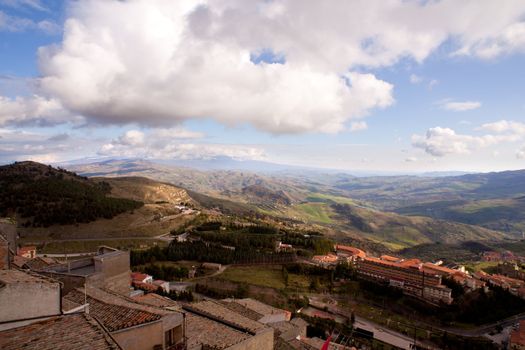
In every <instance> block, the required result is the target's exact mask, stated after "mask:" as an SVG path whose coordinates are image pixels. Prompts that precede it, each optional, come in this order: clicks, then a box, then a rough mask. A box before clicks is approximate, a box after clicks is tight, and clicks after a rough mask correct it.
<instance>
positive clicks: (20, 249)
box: [18, 245, 36, 253]
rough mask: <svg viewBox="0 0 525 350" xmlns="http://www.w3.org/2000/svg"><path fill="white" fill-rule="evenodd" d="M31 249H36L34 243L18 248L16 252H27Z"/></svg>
mask: <svg viewBox="0 0 525 350" xmlns="http://www.w3.org/2000/svg"><path fill="white" fill-rule="evenodd" d="M31 250H36V247H35V246H34V245H29V246H25V247H20V248H18V252H19V253H26V252H29V251H31Z"/></svg>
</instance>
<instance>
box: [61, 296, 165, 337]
mask: <svg viewBox="0 0 525 350" xmlns="http://www.w3.org/2000/svg"><path fill="white" fill-rule="evenodd" d="M64 298H65V299H66V300H69V301H71V302H74V303H77V304H81V305H82V304H84V294H83V293H81V292H79V291H78V290H73V291H71V292H69V293H68V294H67V295H66V296H65V297H64ZM87 302H88V303H89V312H90V315H92V316H93V317H95V318H96V319H97V320H99V321H100V322H101V323H102V324H103V325H104V327H106V328H107V329H108V330H109V331H110V332H113V331H118V330H119V329H125V328H129V327H133V326H137V325H140V324H144V323H149V322H153V321H156V320H159V319H160V318H161V316H160V315H156V314H153V313H150V312H147V311H143V310H139V309H132V308H129V307H125V306H121V305H114V304H108V303H105V302H102V301H100V300H97V299H95V298H92V297H90V296H87Z"/></svg>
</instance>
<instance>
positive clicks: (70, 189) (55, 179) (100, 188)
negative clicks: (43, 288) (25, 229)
mask: <svg viewBox="0 0 525 350" xmlns="http://www.w3.org/2000/svg"><path fill="white" fill-rule="evenodd" d="M110 192H111V186H110V185H109V184H108V183H107V182H103V181H102V182H94V181H91V180H88V179H87V178H84V177H80V176H77V175H76V174H75V173H72V172H68V171H66V170H62V169H55V168H52V167H50V166H45V165H43V164H39V163H34V162H19V163H14V164H11V165H6V166H2V167H0V216H8V215H12V216H17V217H18V218H19V219H20V220H19V221H20V222H21V223H22V225H23V226H33V227H48V226H51V225H54V224H59V225H67V224H76V223H87V222H91V221H94V220H97V219H98V218H107V219H110V218H112V217H114V216H116V215H118V214H121V213H123V212H126V211H130V210H133V209H137V208H140V207H141V206H142V205H143V203H142V202H140V201H134V200H130V199H124V198H113V197H109V196H108V194H109V193H110Z"/></svg>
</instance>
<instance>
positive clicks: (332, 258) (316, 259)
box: [312, 253, 338, 267]
mask: <svg viewBox="0 0 525 350" xmlns="http://www.w3.org/2000/svg"><path fill="white" fill-rule="evenodd" d="M337 260H338V258H337V255H335V254H332V253H329V254H327V255H314V256H313V257H312V262H313V263H315V264H317V265H320V266H323V267H328V266H330V265H335V264H337Z"/></svg>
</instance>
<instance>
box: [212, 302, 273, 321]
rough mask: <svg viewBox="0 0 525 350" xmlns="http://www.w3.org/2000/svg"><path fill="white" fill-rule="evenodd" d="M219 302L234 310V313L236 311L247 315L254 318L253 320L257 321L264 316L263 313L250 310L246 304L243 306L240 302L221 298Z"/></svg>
mask: <svg viewBox="0 0 525 350" xmlns="http://www.w3.org/2000/svg"><path fill="white" fill-rule="evenodd" d="M220 303H221V304H222V305H224V306H226V307H227V308H228V309H230V310H232V311H234V312H236V313H238V314H240V315H242V316H244V317H248V318H249V319H251V320H254V321H258V320H260V319H261V318H263V316H264V315H261V314H260V313H258V312H255V311H253V310H250V309H249V308H247V307H246V306H243V305H241V304H238V303H236V302H235V301H234V300H232V299H225V300H221V301H220Z"/></svg>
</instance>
